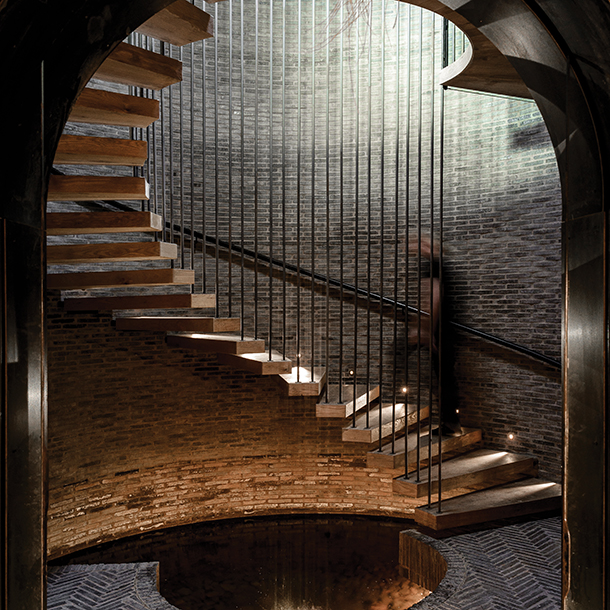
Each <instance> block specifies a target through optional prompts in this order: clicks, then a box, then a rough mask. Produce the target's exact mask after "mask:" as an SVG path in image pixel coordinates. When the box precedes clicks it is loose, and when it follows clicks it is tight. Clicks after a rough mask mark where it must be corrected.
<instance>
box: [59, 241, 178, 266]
mask: <svg viewBox="0 0 610 610" xmlns="http://www.w3.org/2000/svg"><path fill="white" fill-rule="evenodd" d="M176 258H178V246H177V245H176V244H168V243H165V242H162V241H142V242H126V243H101V244H68V245H59V246H47V263H48V264H49V265H66V264H69V265H71V264H79V263H118V262H122V261H149V260H169V259H176Z"/></svg>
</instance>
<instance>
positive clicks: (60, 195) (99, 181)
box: [47, 176, 149, 201]
mask: <svg viewBox="0 0 610 610" xmlns="http://www.w3.org/2000/svg"><path fill="white" fill-rule="evenodd" d="M148 194H149V187H148V183H147V182H146V180H144V178H136V177H131V176H51V178H50V180H49V193H48V196H47V200H48V201H96V200H98V201H99V200H102V201H107V200H114V199H123V200H140V199H148Z"/></svg>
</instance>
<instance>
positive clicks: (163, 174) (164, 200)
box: [159, 42, 169, 242]
mask: <svg viewBox="0 0 610 610" xmlns="http://www.w3.org/2000/svg"><path fill="white" fill-rule="evenodd" d="M160 53H161V55H165V43H164V42H162V43H161V45H160ZM159 96H160V102H161V104H160V109H159V110H160V112H159V114H160V121H159V123H160V136H161V205H162V206H163V208H162V209H163V214H162V217H163V231H162V232H161V241H164V242H166V241H169V239H168V238H169V233H168V230H167V191H166V168H165V131H166V130H165V89H162V90H161V91H160V92H159Z"/></svg>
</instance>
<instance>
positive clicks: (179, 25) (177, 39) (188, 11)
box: [136, 0, 214, 47]
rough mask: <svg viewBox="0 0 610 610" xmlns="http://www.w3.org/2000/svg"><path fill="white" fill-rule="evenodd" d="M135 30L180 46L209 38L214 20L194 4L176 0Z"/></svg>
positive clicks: (212, 31) (212, 32)
mask: <svg viewBox="0 0 610 610" xmlns="http://www.w3.org/2000/svg"><path fill="white" fill-rule="evenodd" d="M136 31H137V32H139V33H140V34H144V35H145V36H151V37H152V38H156V39H157V40H162V41H163V42H168V43H169V44H173V45H176V46H178V47H182V46H184V45H185V44H189V43H191V42H196V41H197V40H204V39H205V38H211V37H212V36H213V35H214V22H213V19H212V17H211V15H209V14H208V13H206V12H204V11H202V10H201V9H199V8H197V7H196V6H195V5H194V4H191V3H190V2H187V1H186V0H177V1H176V2H174V3H173V4H170V5H169V6H168V7H166V8H164V9H163V10H161V11H159V12H158V13H157V14H155V15H153V16H152V17H151V18H150V19H149V20H148V21H145V22H144V23H143V24H142V25H141V26H140V27H139V28H138V29H137V30H136Z"/></svg>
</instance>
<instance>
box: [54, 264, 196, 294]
mask: <svg viewBox="0 0 610 610" xmlns="http://www.w3.org/2000/svg"><path fill="white" fill-rule="evenodd" d="M194 283H195V272H194V271H190V270H187V269H141V270H137V271H95V272H87V273H53V274H47V288H49V289H51V290H88V289H90V288H123V287H140V286H170V285H173V286H177V285H185V284H194Z"/></svg>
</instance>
